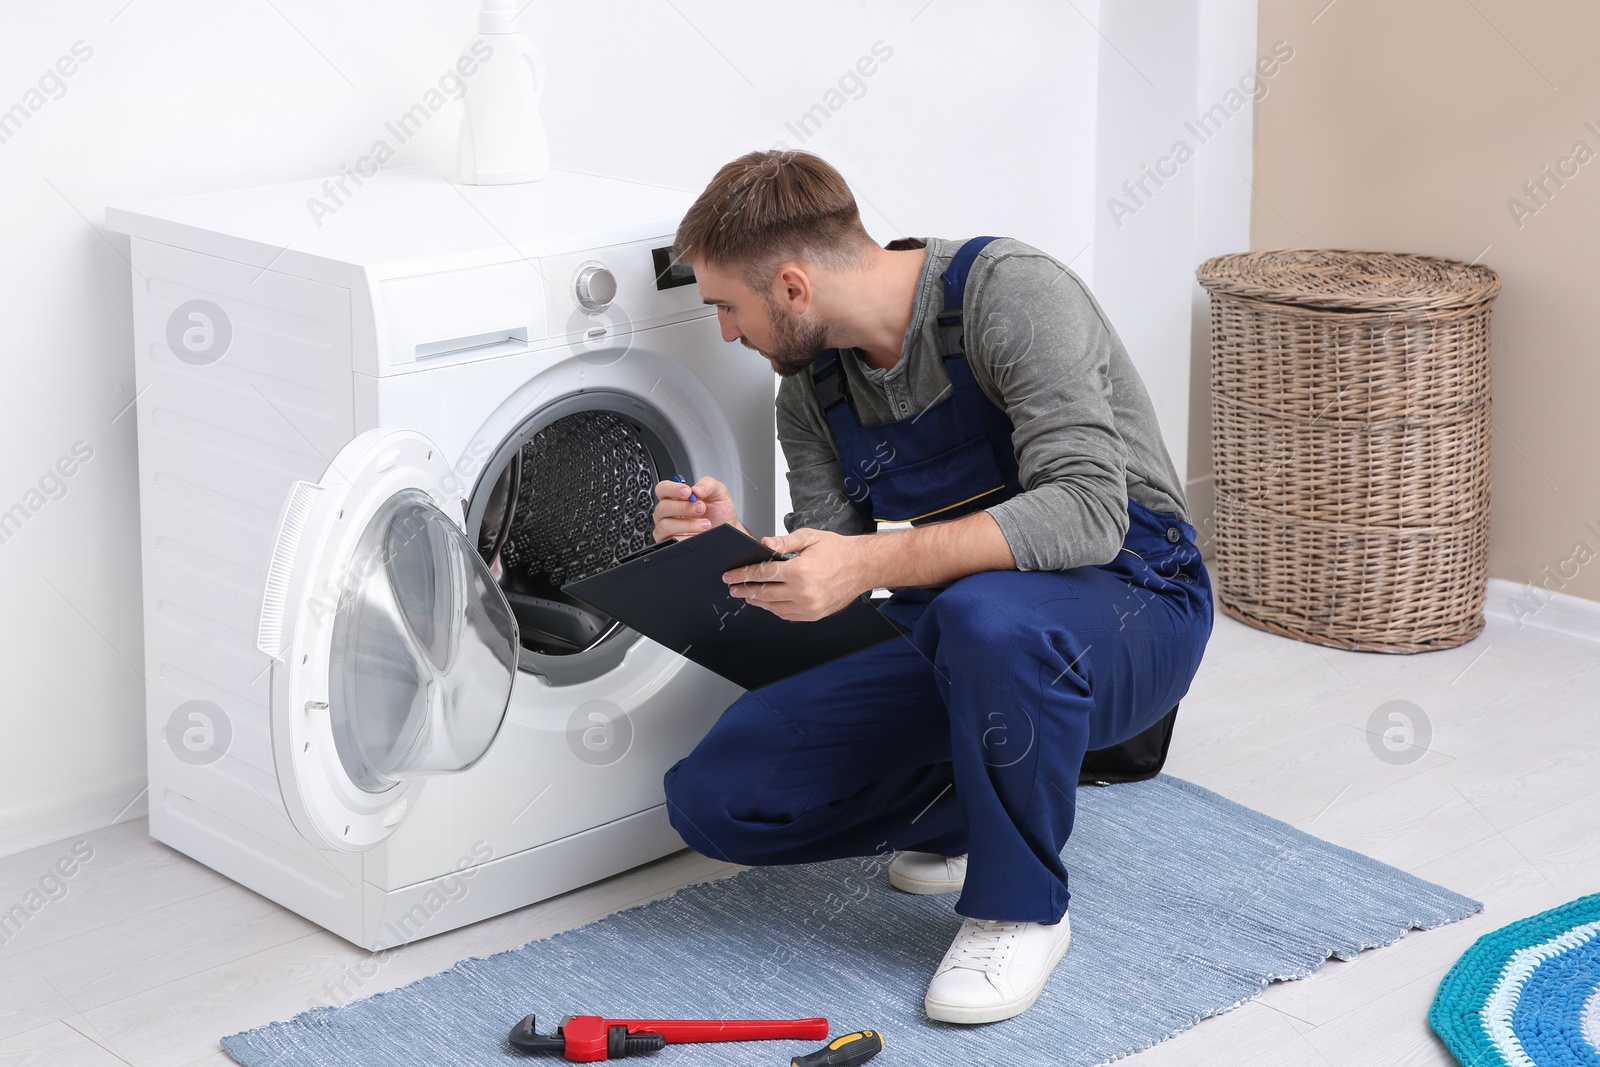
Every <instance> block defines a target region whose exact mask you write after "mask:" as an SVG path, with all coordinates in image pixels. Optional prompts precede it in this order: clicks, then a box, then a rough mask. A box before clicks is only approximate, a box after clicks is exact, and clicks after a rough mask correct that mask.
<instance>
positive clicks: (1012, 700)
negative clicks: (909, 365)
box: [663, 238, 1212, 923]
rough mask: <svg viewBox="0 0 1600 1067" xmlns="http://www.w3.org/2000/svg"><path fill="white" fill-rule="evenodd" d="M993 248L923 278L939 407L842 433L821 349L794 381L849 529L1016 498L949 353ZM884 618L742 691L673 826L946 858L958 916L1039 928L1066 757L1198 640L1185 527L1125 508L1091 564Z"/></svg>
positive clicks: (1070, 797) (835, 855) (1006, 421)
mask: <svg viewBox="0 0 1600 1067" xmlns="http://www.w3.org/2000/svg"><path fill="white" fill-rule="evenodd" d="M991 240H994V238H975V239H974V240H972V241H969V242H968V243H967V244H966V245H964V246H963V247H962V248H961V250H960V251H959V252H958V253H957V254H956V256H955V258H954V260H953V261H952V262H951V264H950V267H949V268H948V269H947V270H946V272H945V273H944V274H943V275H942V276H941V278H942V281H943V283H944V309H943V310H942V311H941V312H939V333H940V338H941V347H942V350H943V354H944V366H945V370H946V371H947V372H948V373H949V376H950V383H951V386H952V390H951V392H950V394H949V395H948V396H946V397H945V398H944V399H942V400H940V401H938V402H937V403H935V404H934V405H932V406H931V407H929V408H927V409H926V410H924V411H923V412H921V413H919V414H918V415H915V416H911V417H908V418H905V419H900V420H898V421H894V422H888V423H881V424H879V425H875V426H862V425H861V423H860V421H859V420H858V419H857V418H856V415H855V412H854V409H853V407H852V405H851V404H850V401H849V396H848V394H847V392H846V379H845V376H844V373H843V370H842V369H841V368H840V366H839V363H838V358H839V356H838V352H837V351H834V350H830V351H828V352H827V353H825V354H824V355H823V356H822V357H820V358H819V359H818V360H817V362H816V363H815V364H814V365H813V367H812V374H813V380H814V381H815V383H816V386H817V396H818V399H819V401H820V402H821V403H822V405H823V407H824V411H825V413H826V415H827V419H828V422H829V425H830V427H831V428H832V431H833V436H834V440H835V443H836V445H837V448H838V452H839V462H840V465H841V467H842V468H843V471H844V473H845V484H846V488H847V490H848V492H849V495H850V498H851V503H852V505H853V506H855V507H856V508H857V510H859V511H860V512H861V513H862V514H863V515H865V516H866V517H867V518H868V519H877V520H878V521H905V520H909V521H911V522H912V523H913V524H920V523H922V522H927V521H937V520H945V519H950V518H954V517H957V516H959V515H962V514H966V513H968V512H971V511H975V510H978V509H981V508H985V507H988V506H990V505H992V504H995V503H998V502H1000V501H1001V500H1004V499H1006V498H1008V497H1010V496H1011V495H1013V494H1015V493H1018V492H1021V491H1022V486H1021V485H1020V484H1019V482H1018V478H1017V460H1016V454H1015V452H1014V450H1013V448H1012V444H1011V430H1012V426H1011V420H1010V418H1009V417H1008V416H1007V415H1006V414H1005V412H1004V411H1003V410H1001V409H1000V408H999V407H997V406H996V405H995V404H994V403H993V402H992V401H990V400H989V398H988V397H987V396H986V395H985V394H984V393H983V391H982V389H981V388H980V387H979V386H978V383H977V381H976V379H974V377H973V375H972V370H971V368H970V367H968V365H967V361H966V359H965V357H964V355H963V348H962V338H961V317H962V303H963V299H964V293H965V287H966V275H967V272H968V270H969V269H970V267H971V265H972V261H973V259H974V257H975V256H976V255H977V253H978V251H979V250H980V249H981V248H982V247H983V245H985V244H987V243H988V242H989V241H991ZM882 610H883V612H884V613H885V614H886V615H890V616H892V617H893V618H895V619H897V620H899V621H900V622H902V623H904V624H905V625H906V626H908V627H909V628H910V629H911V632H910V634H908V635H907V636H906V637H905V638H904V639H902V640H896V641H889V642H886V643H884V644H881V645H878V646H876V647H874V648H870V649H866V650H864V651H862V652H858V653H856V654H855V655H852V656H847V657H845V658H844V659H840V660H836V661H834V662H833V663H829V664H825V665H823V666H821V667H816V668H813V669H812V670H809V671H805V672H804V673H801V674H798V675H795V676H793V677H791V678H787V679H785V680H783V681H781V682H776V683H774V684H772V685H767V686H763V687H762V688H760V689H754V690H751V691H749V692H747V693H745V694H743V695H742V696H741V697H739V699H738V700H736V701H735V702H734V703H733V704H732V705H731V706H730V707H729V708H728V709H727V711H725V712H724V713H723V714H722V717H721V718H720V719H719V720H718V721H717V723H716V725H714V726H713V727H712V728H711V731H710V732H709V733H708V734H707V735H706V737H705V738H704V739H703V740H702V741H701V742H700V744H699V745H698V746H696V748H695V749H694V751H693V752H691V753H690V754H689V755H688V756H687V757H685V758H684V759H682V760H680V761H678V763H677V764H676V765H674V766H673V767H672V768H671V769H670V770H668V771H667V773H666V777H665V780H664V783H663V785H664V788H665V792H666V798H667V812H668V817H669V818H670V820H671V822H672V825H673V827H674V828H675V829H676V830H677V831H678V833H679V834H680V835H681V836H682V837H683V839H684V841H686V842H687V843H688V844H689V845H690V846H691V847H692V848H694V849H695V850H696V851H698V852H701V853H703V854H705V855H707V856H712V857H716V858H718V859H723V860H727V861H729V862H733V863H741V864H749V865H767V864H781V863H811V862H817V861H821V860H831V859H839V858H842V857H846V856H870V855H874V854H881V853H887V852H889V851H890V850H900V849H909V850H914V851H919V852H937V853H943V854H945V855H956V854H959V853H963V852H965V853H967V854H968V865H967V876H966V886H965V888H964V889H963V891H962V894H961V898H960V900H959V901H958V902H957V904H956V911H957V912H959V913H960V914H962V915H965V916H970V917H972V918H979V919H1000V920H1009V921H1029V922H1044V923H1053V922H1057V921H1059V920H1060V918H1061V916H1062V915H1063V914H1064V913H1065V911H1066V908H1067V901H1068V897H1069V894H1068V891H1067V872H1066V868H1065V867H1064V866H1063V865H1062V862H1061V851H1062V849H1063V848H1064V847H1065V845H1066V842H1067V837H1068V835H1070V834H1071V832H1072V821H1073V814H1074V810H1075V798H1076V793H1077V785H1078V772H1079V768H1080V765H1081V764H1082V762H1083V757H1084V753H1085V752H1086V751H1088V750H1090V749H1099V748H1104V747H1108V746H1110V745H1114V744H1118V743H1120V742H1122V741H1123V740H1125V739H1127V738H1129V737H1132V736H1133V735H1135V734H1138V733H1140V732H1141V731H1143V730H1144V729H1146V728H1147V727H1149V726H1151V725H1152V724H1153V723H1155V722H1156V720H1158V719H1160V718H1161V717H1162V716H1164V715H1165V714H1166V713H1167V712H1168V711H1169V710H1170V709H1172V708H1173V707H1174V706H1175V705H1176V704H1177V702H1178V701H1179V699H1180V698H1181V697H1182V696H1183V695H1184V693H1185V692H1186V691H1187V690H1188V688H1189V682H1190V680H1191V679H1192V678H1193V677H1194V673H1195V670H1196V668H1197V667H1198V666H1199V664H1200V656H1201V654H1202V652H1203V651H1204V649H1205V644H1206V640H1207V639H1208V638H1209V636H1210V634H1211V623H1212V604H1211V585H1210V579H1209V577H1208V576H1207V574H1206V570H1205V567H1204V565H1203V564H1202V563H1201V561H1200V552H1199V549H1198V548H1196V546H1195V530H1194V528H1193V527H1192V526H1190V525H1189V524H1188V523H1185V522H1183V521H1181V520H1180V519H1179V518H1178V517H1177V516H1176V515H1174V514H1170V513H1165V512H1157V511H1153V510H1151V509H1149V508H1146V507H1144V506H1143V505H1141V504H1139V503H1138V502H1136V501H1134V500H1131V499H1130V500H1129V501H1128V533H1127V537H1126V538H1125V540H1124V542H1123V548H1122V550H1121V551H1120V552H1119V553H1118V554H1117V557H1116V559H1114V560H1112V561H1111V562H1110V563H1107V564H1104V565H1101V566H1086V567H1075V568H1072V569H1070V570H1065V571H1017V570H1006V571H984V572H980V573H978V574H972V575H968V576H966V577H964V578H960V579H958V580H956V581H954V582H951V583H949V584H947V585H945V586H942V587H939V588H931V589H904V590H900V591H898V592H896V593H895V594H894V595H893V596H892V597H891V598H890V599H889V601H888V602H887V603H886V604H884V605H883V608H882Z"/></svg>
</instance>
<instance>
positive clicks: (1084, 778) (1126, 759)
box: [1078, 705, 1178, 785]
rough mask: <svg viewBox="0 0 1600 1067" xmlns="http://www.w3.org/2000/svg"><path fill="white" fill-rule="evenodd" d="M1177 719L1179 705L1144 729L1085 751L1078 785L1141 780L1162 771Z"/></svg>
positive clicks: (1152, 776) (1113, 783)
mask: <svg viewBox="0 0 1600 1067" xmlns="http://www.w3.org/2000/svg"><path fill="white" fill-rule="evenodd" d="M1177 721H1178V708H1177V705H1173V708H1172V710H1171V711H1169V712H1167V713H1166V714H1165V715H1163V716H1161V718H1160V719H1158V720H1156V722H1155V724H1154V725H1152V726H1151V727H1149V728H1148V729H1146V730H1145V731H1144V732H1143V733H1139V734H1135V735H1134V736H1132V737H1130V738H1128V739H1127V740H1126V741H1123V742H1121V743H1120V744H1115V745H1112V746H1111V747H1110V748H1097V749H1094V750H1093V751H1090V752H1086V753H1084V755H1083V768H1082V770H1080V771H1079V772H1078V784H1079V785H1115V784H1116V783H1118V782H1142V781H1144V780H1145V779H1147V778H1154V777H1155V776H1156V775H1158V774H1160V773H1161V766H1162V764H1164V763H1166V762H1167V749H1169V748H1171V747H1172V725H1173V723H1175V722H1177Z"/></svg>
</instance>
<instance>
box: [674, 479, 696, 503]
mask: <svg viewBox="0 0 1600 1067" xmlns="http://www.w3.org/2000/svg"><path fill="white" fill-rule="evenodd" d="M672 480H673V481H675V482H677V483H678V484H679V485H683V484H684V481H683V475H681V474H674V475H673V476H672ZM699 502H700V498H699V497H697V496H695V495H694V490H693V489H691V490H689V503H691V504H697V503H699Z"/></svg>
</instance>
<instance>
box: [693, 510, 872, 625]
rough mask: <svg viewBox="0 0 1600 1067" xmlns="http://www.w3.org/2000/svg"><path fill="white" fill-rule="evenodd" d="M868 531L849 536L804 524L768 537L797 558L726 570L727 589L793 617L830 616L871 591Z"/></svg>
mask: <svg viewBox="0 0 1600 1067" xmlns="http://www.w3.org/2000/svg"><path fill="white" fill-rule="evenodd" d="M867 540H869V538H868V537H866V536H861V537H845V536H843V535H841V534H836V533H829V532H828V531H826V530H810V529H800V530H796V531H795V532H794V533H792V534H789V535H787V536H785V537H763V538H762V539H761V543H762V544H764V545H766V546H767V547H768V548H770V549H772V550H774V551H776V552H794V553H796V555H795V556H794V558H792V559H786V560H778V561H774V562H771V563H757V564H755V565H754V566H750V567H739V568H736V569H735V570H731V571H727V572H725V573H724V574H723V575H722V580H723V581H725V582H727V583H728V592H729V593H731V594H732V595H734V596H736V597H739V598H741V599H743V600H747V601H749V602H750V603H752V604H755V605H757V606H759V607H763V608H766V609H767V610H768V611H770V612H772V613H773V614H774V615H778V616H781V617H782V618H785V619H789V620H790V621H793V622H812V621H814V620H816V619H822V618H826V617H827V616H829V615H832V614H833V613H834V612H836V611H840V610H841V609H843V608H844V607H845V606H847V605H848V604H849V603H850V601H852V600H854V599H855V598H856V597H858V596H860V595H861V594H862V593H864V592H866V591H867V590H868V589H869V588H871V587H870V586H867V585H864V584H863V582H864V581H865V577H864V575H865V568H864V567H863V566H862V562H863V550H864V548H865V545H864V542H865V541H867Z"/></svg>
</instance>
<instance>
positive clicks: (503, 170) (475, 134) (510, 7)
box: [456, 0, 550, 185]
mask: <svg viewBox="0 0 1600 1067" xmlns="http://www.w3.org/2000/svg"><path fill="white" fill-rule="evenodd" d="M516 14H517V5H516V3H515V0H483V10H482V12H481V13H480V14H479V16H478V35H477V36H476V37H474V38H473V39H472V40H471V41H470V42H468V51H469V52H470V54H472V55H476V56H482V55H484V54H485V53H486V52H487V53H489V58H488V59H486V60H483V61H482V65H481V68H480V69H479V70H478V72H477V74H476V75H475V76H474V77H471V78H468V79H467V95H466V104H467V110H466V114H465V115H463V116H462V119H461V136H460V138H459V140H457V142H456V173H457V175H458V176H459V177H460V179H461V180H462V181H463V182H465V183H466V184H468V185H509V184H512V183H514V182H536V181H538V180H539V179H541V178H543V177H544V176H545V175H546V174H547V173H549V170H550V139H549V137H548V136H547V135H546V133H545V129H544V120H543V119H542V118H540V117H539V96H540V94H541V93H542V92H543V91H544V77H545V75H544V58H543V57H542V56H541V55H540V54H539V50H538V49H537V48H535V47H534V44H533V41H532V39H530V38H529V37H528V35H527V34H525V33H523V32H522V31H521V30H519V29H517V23H516ZM485 45H487V46H488V47H487V48H485V47H484V46H485Z"/></svg>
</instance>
